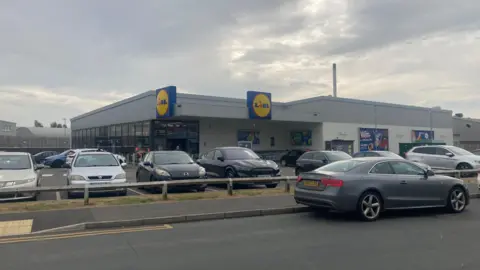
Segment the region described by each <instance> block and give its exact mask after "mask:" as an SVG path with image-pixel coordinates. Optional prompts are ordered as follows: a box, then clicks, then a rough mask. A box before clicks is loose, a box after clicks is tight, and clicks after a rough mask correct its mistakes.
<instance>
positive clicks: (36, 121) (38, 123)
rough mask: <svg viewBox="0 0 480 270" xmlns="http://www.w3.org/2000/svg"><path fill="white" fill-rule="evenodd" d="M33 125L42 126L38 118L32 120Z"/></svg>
mask: <svg viewBox="0 0 480 270" xmlns="http://www.w3.org/2000/svg"><path fill="white" fill-rule="evenodd" d="M33 126H34V127H43V124H42V123H40V122H39V121H38V120H35V121H34V122H33Z"/></svg>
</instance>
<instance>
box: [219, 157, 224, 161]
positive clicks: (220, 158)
mask: <svg viewBox="0 0 480 270" xmlns="http://www.w3.org/2000/svg"><path fill="white" fill-rule="evenodd" d="M217 159H218V160H220V161H222V162H223V161H225V158H224V157H218V158H217Z"/></svg>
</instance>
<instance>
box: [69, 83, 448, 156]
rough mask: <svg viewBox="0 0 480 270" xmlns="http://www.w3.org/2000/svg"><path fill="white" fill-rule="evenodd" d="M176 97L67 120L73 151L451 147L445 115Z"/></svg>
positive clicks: (169, 90) (340, 102)
mask: <svg viewBox="0 0 480 270" xmlns="http://www.w3.org/2000/svg"><path fill="white" fill-rule="evenodd" d="M246 96H247V97H246V99H238V98H222V97H212V96H204V95H193V94H183V93H176V88H175V87H165V88H162V89H158V90H152V91H148V92H145V93H143V94H139V95H137V96H134V97H131V98H128V99H125V100H122V101H119V102H117V103H114V104H111V105H109V106H106V107H103V108H100V109H97V110H94V111H91V112H88V113H85V114H82V115H80V116H77V117H74V118H73V119H71V127H72V144H73V147H102V148H114V150H113V151H115V152H120V153H133V152H134V151H135V150H136V149H138V148H141V149H151V150H157V149H175V148H177V147H179V148H180V149H182V150H184V151H187V152H189V153H191V154H197V153H204V152H205V151H207V150H209V149H212V148H214V147H218V146H234V145H237V144H238V142H239V141H251V142H252V143H253V144H252V148H253V150H255V151H258V152H264V151H265V152H269V151H279V150H286V149H301V148H307V149H327V150H328V149H337V150H343V151H346V152H350V153H353V152H356V151H365V150H367V149H373V150H375V149H377V150H387V149H388V150H390V151H393V152H396V153H399V152H401V150H402V149H401V148H402V147H403V145H405V144H411V143H412V142H416V141H432V140H433V141H435V142H440V143H446V144H453V132H452V111H449V110H443V109H440V108H422V107H413V106H404V105H396V104H387V103H378V102H370V101H360V100H353V99H346V98H336V97H330V96H328V97H326V96H321V97H315V98H309V99H303V100H297V101H292V102H284V103H282V102H271V94H270V93H260V92H247V95H246Z"/></svg>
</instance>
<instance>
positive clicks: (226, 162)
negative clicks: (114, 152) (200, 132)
mask: <svg viewBox="0 0 480 270" xmlns="http://www.w3.org/2000/svg"><path fill="white" fill-rule="evenodd" d="M279 175H280V168H279V167H278V165H277V164H276V163H275V162H274V161H271V160H263V159H261V158H260V157H259V156H258V155H257V154H256V153H255V152H253V151H252V150H251V149H248V148H243V147H218V148H215V149H212V150H210V151H209V152H207V153H205V154H203V155H201V156H200V157H199V159H197V161H196V162H195V161H193V159H192V158H191V157H190V156H189V155H188V154H187V153H185V152H183V151H152V152H149V153H148V154H147V155H146V156H145V157H144V159H143V161H142V162H140V163H139V165H138V168H137V172H136V178H137V182H148V181H163V180H179V179H186V180H190V179H202V178H207V177H211V178H239V177H240V178H255V177H273V176H279ZM245 184H259V183H258V182H255V181H252V182H250V183H245ZM262 184H265V182H262ZM277 185H278V182H276V181H272V182H271V183H266V184H265V186H266V187H267V188H275V187H276V186H277ZM184 188H186V189H196V190H197V191H204V190H205V188H206V185H194V186H189V185H186V186H184Z"/></svg>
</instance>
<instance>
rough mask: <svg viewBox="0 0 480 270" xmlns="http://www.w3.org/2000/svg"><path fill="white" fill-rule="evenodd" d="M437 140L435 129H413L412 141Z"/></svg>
mask: <svg viewBox="0 0 480 270" xmlns="http://www.w3.org/2000/svg"><path fill="white" fill-rule="evenodd" d="M433 140H435V132H434V131H433V130H412V142H423V141H433Z"/></svg>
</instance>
